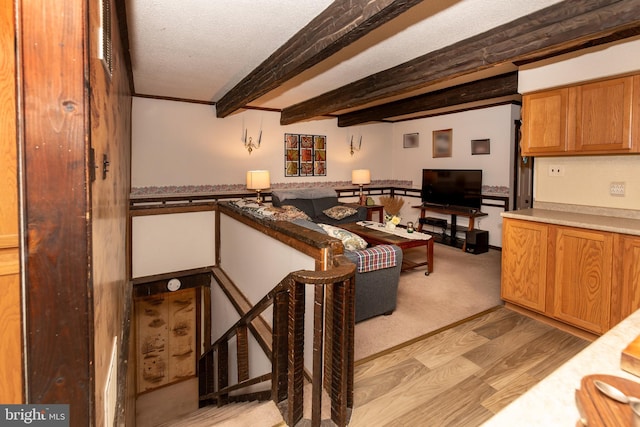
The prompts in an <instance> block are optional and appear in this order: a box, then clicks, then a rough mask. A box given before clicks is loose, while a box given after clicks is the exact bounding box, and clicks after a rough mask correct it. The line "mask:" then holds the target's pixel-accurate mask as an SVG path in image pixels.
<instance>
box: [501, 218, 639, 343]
mask: <svg viewBox="0 0 640 427" xmlns="http://www.w3.org/2000/svg"><path fill="white" fill-rule="evenodd" d="M501 294H502V298H503V299H504V300H505V301H507V302H510V303H513V304H516V305H518V306H521V307H524V308H526V309H528V310H533V311H535V312H538V313H541V314H543V315H544V316H547V317H549V318H552V319H555V320H558V321H561V322H564V323H566V324H569V325H571V326H575V327H578V328H580V329H583V330H586V331H589V332H592V333H595V334H602V333H604V332H606V331H607V330H609V329H610V328H611V327H612V326H614V325H615V324H617V323H618V322H619V321H620V320H622V319H623V318H624V317H626V316H628V315H629V314H631V313H632V312H633V311H635V310H637V309H638V308H640V237H638V236H630V235H624V234H617V233H610V232H603V231H597V230H591V229H583V228H573V227H565V226H558V225H553V224H545V223H538V222H535V221H526V220H518V219H511V218H505V219H504V232H503V248H502V288H501Z"/></svg>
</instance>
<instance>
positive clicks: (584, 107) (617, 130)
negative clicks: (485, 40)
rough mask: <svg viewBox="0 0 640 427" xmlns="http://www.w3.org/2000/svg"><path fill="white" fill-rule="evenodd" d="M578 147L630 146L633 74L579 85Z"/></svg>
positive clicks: (580, 149) (589, 149)
mask: <svg viewBox="0 0 640 427" xmlns="http://www.w3.org/2000/svg"><path fill="white" fill-rule="evenodd" d="M571 90H575V91H576V120H575V125H576V127H575V131H576V136H575V150H576V151H578V152H596V151H603V152H616V151H621V152H625V151H629V150H631V147H632V144H631V111H632V108H631V102H632V95H633V77H624V78H618V79H612V80H606V81H602V82H596V83H589V84H584V85H580V86H576V87H575V88H572V89H571Z"/></svg>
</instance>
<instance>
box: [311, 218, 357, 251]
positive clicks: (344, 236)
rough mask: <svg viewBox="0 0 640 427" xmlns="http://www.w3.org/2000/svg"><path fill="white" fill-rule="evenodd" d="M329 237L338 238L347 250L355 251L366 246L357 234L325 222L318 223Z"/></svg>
mask: <svg viewBox="0 0 640 427" xmlns="http://www.w3.org/2000/svg"><path fill="white" fill-rule="evenodd" d="M318 225H319V226H320V227H322V229H323V230H324V231H325V232H326V233H327V234H328V235H329V236H331V237H335V238H336V239H340V240H341V241H342V244H343V245H344V248H345V249H346V250H348V251H357V250H359V249H364V248H366V247H367V242H366V241H365V240H364V239H363V238H362V237H360V236H358V235H357V234H353V233H352V232H350V231H347V230H343V229H342V228H339V227H334V226H332V225H327V224H318Z"/></svg>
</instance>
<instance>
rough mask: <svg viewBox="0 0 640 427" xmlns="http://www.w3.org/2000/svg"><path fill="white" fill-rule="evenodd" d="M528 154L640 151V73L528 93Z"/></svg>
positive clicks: (525, 136)
mask: <svg viewBox="0 0 640 427" xmlns="http://www.w3.org/2000/svg"><path fill="white" fill-rule="evenodd" d="M522 111H523V119H522V129H523V133H522V155H523V156H559V155H581V154H624V153H640V75H636V76H628V77H620V78H615V79H609V80H603V81H597V82H593V83H586V84H581V85H577V86H572V87H568V88H562V89H553V90H548V91H542V92H536V93H532V94H527V95H524V96H523V109H522Z"/></svg>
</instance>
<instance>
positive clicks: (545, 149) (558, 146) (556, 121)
mask: <svg viewBox="0 0 640 427" xmlns="http://www.w3.org/2000/svg"><path fill="white" fill-rule="evenodd" d="M522 100H523V103H522V155H523V156H529V155H531V156H532V155H538V154H558V153H563V152H565V151H566V150H567V146H568V145H567V141H568V139H567V138H568V134H567V128H568V126H567V125H568V121H567V120H568V108H569V89H567V88H563V89H555V90H549V91H544V92H538V93H533V94H529V95H524V96H523V97H522Z"/></svg>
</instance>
